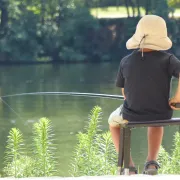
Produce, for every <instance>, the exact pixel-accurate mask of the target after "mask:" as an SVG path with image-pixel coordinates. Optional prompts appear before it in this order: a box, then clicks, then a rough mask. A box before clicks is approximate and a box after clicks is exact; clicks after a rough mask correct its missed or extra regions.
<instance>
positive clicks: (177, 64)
mask: <svg viewBox="0 0 180 180" xmlns="http://www.w3.org/2000/svg"><path fill="white" fill-rule="evenodd" d="M169 73H170V76H174V77H176V78H179V73H180V61H179V59H177V58H176V57H175V56H174V55H171V56H170V59H169Z"/></svg>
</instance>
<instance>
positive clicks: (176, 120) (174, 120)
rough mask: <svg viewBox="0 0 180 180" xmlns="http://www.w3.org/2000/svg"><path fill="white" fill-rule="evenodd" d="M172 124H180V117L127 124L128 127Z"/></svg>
mask: <svg viewBox="0 0 180 180" xmlns="http://www.w3.org/2000/svg"><path fill="white" fill-rule="evenodd" d="M170 125H180V118H172V119H166V120H155V121H133V122H129V123H128V124H127V125H126V127H147V126H170Z"/></svg>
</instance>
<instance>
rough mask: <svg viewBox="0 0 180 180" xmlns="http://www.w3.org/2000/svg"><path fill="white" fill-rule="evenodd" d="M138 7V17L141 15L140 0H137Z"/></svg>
mask: <svg viewBox="0 0 180 180" xmlns="http://www.w3.org/2000/svg"><path fill="white" fill-rule="evenodd" d="M136 5H137V6H136V7H137V10H138V17H140V16H141V11H140V4H139V0H136Z"/></svg>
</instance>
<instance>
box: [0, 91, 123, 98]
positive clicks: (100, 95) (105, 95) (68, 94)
mask: <svg viewBox="0 0 180 180" xmlns="http://www.w3.org/2000/svg"><path fill="white" fill-rule="evenodd" d="M25 95H28V96H29V95H62V96H82V97H99V98H108V99H118V100H123V99H124V97H123V96H122V95H112V94H97V93H81V92H30V93H19V94H9V95H3V96H0V98H7V97H15V96H25Z"/></svg>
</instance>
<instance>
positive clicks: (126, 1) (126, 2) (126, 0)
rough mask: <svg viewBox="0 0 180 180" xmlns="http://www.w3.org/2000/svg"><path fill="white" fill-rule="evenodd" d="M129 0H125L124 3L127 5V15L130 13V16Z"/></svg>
mask: <svg viewBox="0 0 180 180" xmlns="http://www.w3.org/2000/svg"><path fill="white" fill-rule="evenodd" d="M128 1H129V0H124V3H125V6H126V11H127V15H128V17H130V14H129V5H128Z"/></svg>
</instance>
